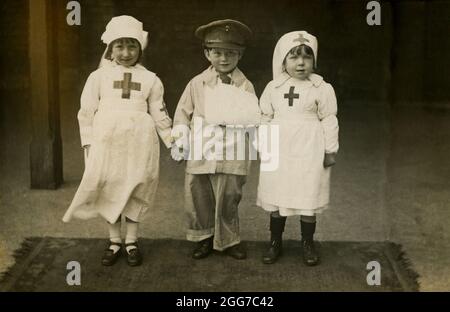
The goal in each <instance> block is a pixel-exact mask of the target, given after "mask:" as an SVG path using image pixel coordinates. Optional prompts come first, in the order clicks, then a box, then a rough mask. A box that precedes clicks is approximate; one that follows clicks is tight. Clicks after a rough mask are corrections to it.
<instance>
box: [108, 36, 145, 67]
mask: <svg viewBox="0 0 450 312" xmlns="http://www.w3.org/2000/svg"><path fill="white" fill-rule="evenodd" d="M139 49H140V47H139V44H137V43H135V42H133V41H125V42H120V41H119V42H115V43H113V46H112V53H111V58H112V59H113V60H114V61H115V62H117V63H118V64H120V65H122V66H125V67H130V66H133V65H135V64H136V63H137V61H138V59H139Z"/></svg>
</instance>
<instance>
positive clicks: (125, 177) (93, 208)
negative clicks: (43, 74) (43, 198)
mask: <svg viewBox="0 0 450 312" xmlns="http://www.w3.org/2000/svg"><path fill="white" fill-rule="evenodd" d="M163 93H164V89H163V85H162V83H161V80H160V79H159V78H158V77H157V76H156V75H155V74H154V73H152V72H150V71H148V70H147V69H145V68H144V67H143V66H141V65H136V66H133V67H124V66H121V65H118V64H116V63H114V62H107V64H105V66H103V67H101V68H99V69H98V70H96V71H95V72H93V73H92V74H91V75H90V76H89V78H88V80H87V82H86V85H85V87H84V90H83V93H82V96H81V108H80V110H79V113H78V120H79V124H80V134H81V143H82V146H85V145H90V150H89V157H87V159H86V166H85V171H84V174H83V178H82V181H81V183H80V186H79V188H78V190H77V192H76V194H75V197H74V199H73V201H72V203H71V205H70V207H69V208H68V210H67V212H66V213H65V215H64V217H63V221H64V222H68V221H70V220H71V219H72V217H77V218H80V219H90V218H93V217H97V216H101V217H103V218H104V219H106V220H107V221H108V222H110V223H113V222H115V221H116V220H117V218H118V217H119V216H120V215H121V214H123V215H125V216H126V217H128V218H129V219H131V220H134V221H140V220H141V218H142V216H143V215H144V213H145V212H146V211H147V210H148V209H149V208H150V207H151V205H152V202H153V199H154V195H155V193H156V189H157V185H158V175H159V140H158V134H157V133H159V135H160V136H161V139H162V140H163V142H164V144H165V145H166V146H167V147H169V146H170V131H171V124H172V121H171V119H170V118H169V116H168V114H167V111H166V110H165V105H164V102H163Z"/></svg>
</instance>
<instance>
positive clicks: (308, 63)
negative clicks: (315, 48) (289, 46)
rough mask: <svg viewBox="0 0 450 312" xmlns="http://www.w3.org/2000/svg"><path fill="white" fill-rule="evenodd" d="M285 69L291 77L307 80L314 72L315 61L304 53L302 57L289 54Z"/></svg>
mask: <svg viewBox="0 0 450 312" xmlns="http://www.w3.org/2000/svg"><path fill="white" fill-rule="evenodd" d="M285 67H286V71H287V73H288V74H289V76H291V77H294V78H297V79H300V80H305V79H307V78H308V77H309V75H311V73H312V72H313V71H314V59H313V57H311V56H309V55H305V54H303V53H302V54H301V55H297V54H291V53H289V54H288V55H287V56H286V60H285Z"/></svg>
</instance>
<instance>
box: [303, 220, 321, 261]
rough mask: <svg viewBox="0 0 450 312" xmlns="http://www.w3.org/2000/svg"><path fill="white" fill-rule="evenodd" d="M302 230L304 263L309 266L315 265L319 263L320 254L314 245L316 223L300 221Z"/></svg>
mask: <svg viewBox="0 0 450 312" xmlns="http://www.w3.org/2000/svg"><path fill="white" fill-rule="evenodd" d="M300 224H301V231H302V251H303V263H304V264H306V265H307V266H314V265H316V264H318V263H319V260H320V259H319V254H318V253H317V251H316V248H315V246H314V239H313V237H314V232H315V231H316V223H315V222H314V223H309V222H304V221H300Z"/></svg>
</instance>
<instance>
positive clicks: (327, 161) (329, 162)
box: [323, 153, 336, 168]
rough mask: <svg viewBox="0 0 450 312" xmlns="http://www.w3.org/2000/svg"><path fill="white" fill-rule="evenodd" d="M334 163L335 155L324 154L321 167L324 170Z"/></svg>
mask: <svg viewBox="0 0 450 312" xmlns="http://www.w3.org/2000/svg"><path fill="white" fill-rule="evenodd" d="M335 163H336V153H330V154H326V153H325V158H324V159H323V166H324V167H325V168H327V167H331V166H333V165H334V164H335Z"/></svg>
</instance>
